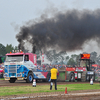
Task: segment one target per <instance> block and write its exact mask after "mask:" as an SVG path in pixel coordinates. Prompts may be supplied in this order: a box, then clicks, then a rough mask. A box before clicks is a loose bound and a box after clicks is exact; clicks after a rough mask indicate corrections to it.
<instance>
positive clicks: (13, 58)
mask: <svg viewBox="0 0 100 100" xmlns="http://www.w3.org/2000/svg"><path fill="white" fill-rule="evenodd" d="M9 61H12V62H14V61H16V62H20V61H23V55H8V56H6V62H9Z"/></svg>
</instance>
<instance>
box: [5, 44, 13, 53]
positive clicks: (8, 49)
mask: <svg viewBox="0 0 100 100" xmlns="http://www.w3.org/2000/svg"><path fill="white" fill-rule="evenodd" d="M12 50H14V47H13V46H12V44H10V45H8V44H7V45H6V52H7V53H9V52H12Z"/></svg>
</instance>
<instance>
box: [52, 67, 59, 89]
mask: <svg viewBox="0 0 100 100" xmlns="http://www.w3.org/2000/svg"><path fill="white" fill-rule="evenodd" d="M57 72H58V70H57V69H56V68H55V66H54V68H52V69H51V84H50V90H52V85H53V82H54V83H55V90H57Z"/></svg>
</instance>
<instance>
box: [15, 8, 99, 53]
mask: <svg viewBox="0 0 100 100" xmlns="http://www.w3.org/2000/svg"><path fill="white" fill-rule="evenodd" d="M29 23H30V22H29ZM29 36H30V37H31V38H30V37H29ZM16 38H17V41H18V42H19V47H20V48H24V47H23V45H24V40H26V41H28V42H29V43H31V44H32V46H33V52H34V50H35V51H36V49H35V48H38V49H40V50H41V49H43V50H47V49H48V48H53V49H57V50H60V51H74V50H82V46H83V44H84V43H86V42H87V41H89V40H91V39H92V40H96V41H97V42H99V38H100V9H97V10H95V11H90V10H82V11H78V10H70V11H66V13H57V14H56V15H55V17H52V18H45V17H41V19H39V21H37V22H35V21H34V20H33V21H31V25H28V23H27V25H26V26H22V27H21V28H20V32H19V33H18V34H17V35H16ZM34 46H35V47H34Z"/></svg>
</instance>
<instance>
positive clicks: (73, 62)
mask: <svg viewBox="0 0 100 100" xmlns="http://www.w3.org/2000/svg"><path fill="white" fill-rule="evenodd" d="M67 65H76V62H75V61H74V59H73V58H70V59H69V61H68V62H67Z"/></svg>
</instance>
